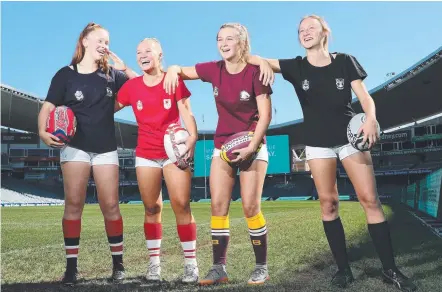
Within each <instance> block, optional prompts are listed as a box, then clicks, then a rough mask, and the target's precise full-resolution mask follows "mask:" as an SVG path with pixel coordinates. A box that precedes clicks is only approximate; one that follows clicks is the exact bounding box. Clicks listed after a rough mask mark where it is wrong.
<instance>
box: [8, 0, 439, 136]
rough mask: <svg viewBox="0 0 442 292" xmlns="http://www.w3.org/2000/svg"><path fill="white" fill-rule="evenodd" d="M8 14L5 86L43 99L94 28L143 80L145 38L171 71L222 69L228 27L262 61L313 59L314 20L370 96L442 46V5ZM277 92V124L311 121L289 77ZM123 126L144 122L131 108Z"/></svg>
mask: <svg viewBox="0 0 442 292" xmlns="http://www.w3.org/2000/svg"><path fill="white" fill-rule="evenodd" d="M1 8H2V10H1V14H2V15H1V16H2V17H1V58H2V64H1V82H2V83H3V84H7V85H10V86H12V87H15V88H17V89H20V90H23V91H25V92H29V93H33V94H35V95H37V96H38V97H41V98H44V97H45V95H46V93H47V90H48V87H49V84H50V81H51V78H52V76H53V75H54V74H55V72H56V71H57V70H58V69H60V68H61V67H62V66H65V65H67V64H68V63H69V62H70V59H71V56H72V54H73V51H74V47H75V42H76V40H77V38H78V35H79V33H80V32H81V30H82V28H83V27H84V26H85V25H86V24H87V23H88V22H89V21H94V22H97V23H100V24H101V25H103V26H104V27H106V28H107V29H108V30H109V32H110V48H111V50H113V51H114V52H115V53H116V54H117V55H118V56H119V57H120V58H122V59H123V60H124V61H125V62H126V63H127V64H128V65H129V66H130V67H131V68H133V69H135V70H136V71H137V72H139V68H138V66H137V64H136V60H135V50H136V46H137V44H138V43H139V41H140V40H141V39H143V38H145V37H156V38H158V39H159V40H160V41H161V43H162V46H163V50H164V59H165V66H166V67H167V66H169V65H172V64H179V65H185V66H186V65H187V66H191V65H194V64H196V63H198V62H205V61H212V60H218V59H219V55H218V52H217V48H216V34H217V32H218V28H219V27H220V25H221V24H223V23H225V22H240V23H242V24H244V25H246V26H247V28H248V30H249V33H250V37H251V44H252V53H254V54H259V55H261V56H265V57H271V58H290V57H295V56H297V55H303V54H304V51H303V49H302V48H301V47H300V45H299V43H298V40H297V25H298V23H299V20H300V19H301V18H302V17H303V16H305V15H307V14H312V13H314V14H318V15H320V16H324V17H325V19H326V20H327V22H328V23H329V24H330V26H331V28H332V41H331V46H330V51H332V52H334V51H338V52H345V53H349V54H352V55H354V56H355V57H356V58H357V59H358V60H359V62H360V63H361V64H362V66H363V67H364V68H365V70H366V71H367V73H368V78H367V79H366V81H365V83H366V85H367V87H368V88H369V89H372V88H374V87H376V86H378V85H379V84H381V83H383V82H384V81H385V80H386V78H385V75H386V73H388V72H396V73H400V72H401V71H402V70H404V69H407V68H408V67H409V66H411V65H413V64H414V63H415V62H417V61H419V60H420V59H422V58H423V57H425V56H426V55H428V54H430V53H431V52H433V51H434V50H436V49H437V48H438V47H440V46H441V45H442V34H440V28H441V27H442V18H441V17H440V12H441V11H442V2H432V3H429V2H427V3H417V2H414V3H408V2H363V3H362V2H277V3H271V2H129V3H123V2H64V3H63V2H40V3H33V2H27V3H23V2H22V3H20V2H2V3H1ZM438 31H439V33H438ZM186 84H187V86H188V88H189V89H190V91H191V92H192V107H193V111H194V113H195V116H196V119H197V123H198V128H199V129H200V130H213V129H215V127H216V123H217V119H218V116H217V113H216V108H215V104H214V100H213V96H212V90H211V86H210V85H209V84H207V83H202V82H201V81H187V82H186ZM273 91H274V94H273V105H274V108H276V109H277V114H276V115H274V118H273V121H272V125H273V124H279V123H284V122H288V121H292V120H295V119H299V118H302V111H301V108H300V106H299V102H298V99H297V98H296V95H295V93H294V90H293V89H292V86H291V85H290V84H289V83H287V82H286V81H284V80H283V79H282V78H281V76H278V77H277V79H276V82H275V85H274V86H273ZM203 115H204V117H205V119H204V123H203V118H202V117H203ZM116 117H117V118H120V119H125V120H130V121H134V120H135V119H134V116H133V113H132V109H130V108H127V109H124V110H123V111H122V112H120V113H118V114H117V115H116Z"/></svg>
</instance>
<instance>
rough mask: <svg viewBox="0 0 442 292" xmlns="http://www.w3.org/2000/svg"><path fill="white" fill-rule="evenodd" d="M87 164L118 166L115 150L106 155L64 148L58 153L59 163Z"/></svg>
mask: <svg viewBox="0 0 442 292" xmlns="http://www.w3.org/2000/svg"><path fill="white" fill-rule="evenodd" d="M71 161H79V162H87V163H89V164H90V165H106V164H114V165H119V162H118V152H117V150H115V151H111V152H106V153H100V154H98V153H93V152H84V151H83V150H80V149H77V148H74V147H70V146H66V147H63V149H61V151H60V163H63V162H71Z"/></svg>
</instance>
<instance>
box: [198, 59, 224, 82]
mask: <svg viewBox="0 0 442 292" xmlns="http://www.w3.org/2000/svg"><path fill="white" fill-rule="evenodd" d="M217 68H218V64H217V62H216V61H213V62H206V63H198V64H196V65H195V70H196V73H197V74H198V76H199V78H200V79H201V80H202V81H203V82H209V83H212V80H213V75H214V73H215V72H216V70H217Z"/></svg>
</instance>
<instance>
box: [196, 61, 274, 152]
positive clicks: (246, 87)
mask: <svg viewBox="0 0 442 292" xmlns="http://www.w3.org/2000/svg"><path fill="white" fill-rule="evenodd" d="M195 69H196V72H197V74H198V76H199V77H200V79H201V80H202V81H204V82H209V83H211V84H212V87H213V95H214V97H215V102H216V109H217V111H218V125H217V127H216V131H215V137H214V140H215V147H216V148H218V149H220V148H221V146H222V144H223V143H224V141H225V140H226V139H227V138H228V137H229V136H231V135H233V134H236V133H239V132H242V131H254V130H255V128H256V124H257V122H258V120H259V113H258V106H257V103H256V97H257V96H259V95H261V94H269V95H270V94H272V89H271V88H270V86H264V85H263V84H262V82H261V81H259V73H260V72H259V67H258V66H254V65H250V64H247V65H246V67H245V68H244V69H243V70H242V71H241V72H239V73H236V74H230V73H229V72H227V69H226V65H225V63H224V61H217V62H208V63H199V64H197V65H196V66H195Z"/></svg>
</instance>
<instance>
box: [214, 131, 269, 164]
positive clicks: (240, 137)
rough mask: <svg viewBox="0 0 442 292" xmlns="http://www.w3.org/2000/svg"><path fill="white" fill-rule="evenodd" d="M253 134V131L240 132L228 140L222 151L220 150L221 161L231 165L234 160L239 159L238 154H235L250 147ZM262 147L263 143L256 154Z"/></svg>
mask: <svg viewBox="0 0 442 292" xmlns="http://www.w3.org/2000/svg"><path fill="white" fill-rule="evenodd" d="M253 134H254V133H253V132H251V131H244V132H239V133H237V134H234V135H232V136H230V137H229V138H227V139H226V141H224V144H223V145H222V146H221V149H220V150H221V153H220V157H221V159H222V160H224V161H225V162H227V163H231V162H232V160H234V159H235V158H236V157H237V154H235V153H233V152H234V151H236V150H239V149H242V148H246V147H247V146H249V144H250V141H252V138H253ZM261 146H262V143H261V144H260V145H259V146H258V149H257V150H256V153H258V152H259V150H260V149H261ZM256 153H255V154H256Z"/></svg>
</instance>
